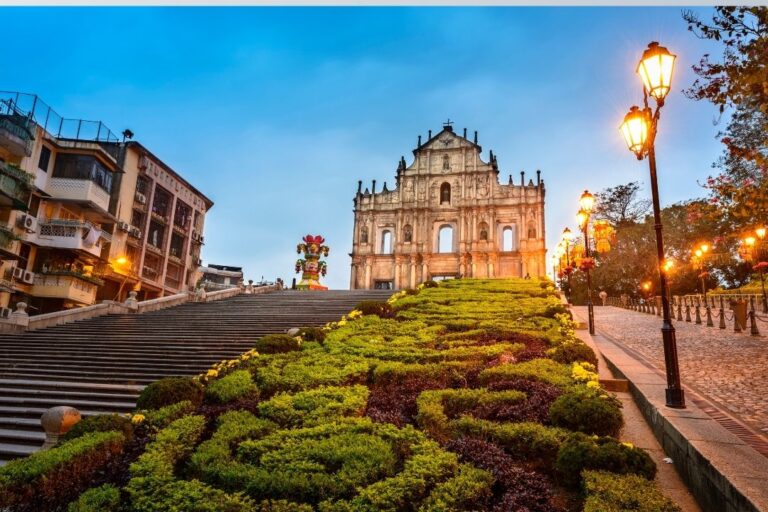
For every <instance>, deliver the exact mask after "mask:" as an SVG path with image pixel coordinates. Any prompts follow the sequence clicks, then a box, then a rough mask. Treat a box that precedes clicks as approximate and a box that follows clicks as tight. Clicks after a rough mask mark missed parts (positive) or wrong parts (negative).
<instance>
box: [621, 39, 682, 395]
mask: <svg viewBox="0 0 768 512" xmlns="http://www.w3.org/2000/svg"><path fill="white" fill-rule="evenodd" d="M674 64H675V56H674V55H672V54H671V53H670V52H669V51H668V50H667V49H666V48H664V47H663V46H659V43H656V42H652V43H650V44H649V45H648V49H646V50H645V52H644V53H643V56H642V58H641V59H640V62H639V63H638V65H637V73H638V74H639V75H640V78H641V79H642V81H643V107H644V108H643V109H642V110H641V109H640V108H638V107H632V108H631V109H630V110H629V113H628V114H627V115H626V116H625V117H624V120H623V122H622V123H621V126H620V128H619V129H620V131H621V133H622V134H623V135H624V139H625V142H626V143H627V147H628V148H629V150H630V151H632V152H633V153H634V154H635V156H636V157H637V159H638V160H642V159H643V158H647V159H648V166H649V170H650V178H651V179H650V183H651V195H652V198H653V220H654V228H655V230H656V253H657V257H658V263H659V282H660V283H659V284H660V286H659V291H660V293H661V308H662V326H661V335H662V339H663V341H664V362H665V366H666V372H667V389H666V404H667V406H668V407H674V408H679V409H682V408H685V394H684V392H683V388H682V386H681V384H680V366H679V363H678V358H677V340H676V336H675V328H674V327H673V326H672V317H671V312H670V305H669V291H668V286H667V276H666V273H665V272H664V271H663V268H662V265H663V262H664V237H663V236H662V233H661V231H662V224H661V207H660V205H659V185H658V180H657V178H656V152H655V147H654V145H655V140H656V133H657V128H658V121H659V116H660V113H661V107H662V106H663V105H664V99H665V98H666V96H667V94H668V93H669V91H670V87H671V84H672V74H673V70H674ZM648 96H651V97H652V98H654V99H655V100H656V108H655V109H654V110H651V108H650V107H649V106H648Z"/></svg>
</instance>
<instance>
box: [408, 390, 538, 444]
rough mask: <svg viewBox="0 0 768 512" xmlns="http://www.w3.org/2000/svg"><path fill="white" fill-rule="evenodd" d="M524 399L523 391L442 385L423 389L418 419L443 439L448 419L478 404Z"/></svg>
mask: <svg viewBox="0 0 768 512" xmlns="http://www.w3.org/2000/svg"><path fill="white" fill-rule="evenodd" d="M522 400H525V393H522V392H520V391H514V390H510V391H488V390H486V389H483V388H480V389H439V390H431V391H424V392H422V393H421V394H420V395H419V398H418V399H417V401H416V407H417V410H418V414H417V415H416V422H417V423H418V424H419V427H421V428H422V429H423V430H425V431H426V432H428V433H429V434H430V435H431V436H432V437H434V438H435V439H438V440H440V441H445V440H447V439H448V437H449V435H450V432H449V420H450V419H451V418H454V417H456V416H458V415H459V414H461V413H462V412H464V411H466V410H468V409H471V408H473V407H477V406H483V405H490V404H514V403H518V402H521V401H522Z"/></svg>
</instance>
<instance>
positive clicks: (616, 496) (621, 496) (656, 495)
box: [582, 471, 680, 512]
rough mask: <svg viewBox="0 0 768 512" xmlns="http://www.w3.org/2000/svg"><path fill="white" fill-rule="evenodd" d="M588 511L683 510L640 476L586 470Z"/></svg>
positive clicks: (584, 480)
mask: <svg viewBox="0 0 768 512" xmlns="http://www.w3.org/2000/svg"><path fill="white" fill-rule="evenodd" d="M582 476H583V486H584V492H585V494H586V496H587V499H586V501H585V502H584V512H625V511H637V512H680V507H678V506H677V505H675V504H674V503H673V502H672V501H671V500H670V499H669V498H667V497H666V496H664V495H663V494H662V493H661V491H660V490H659V488H658V487H657V486H656V485H655V483H654V482H652V481H650V480H646V479H645V478H643V477H640V476H637V475H616V474H613V473H608V472H606V471H584V473H582Z"/></svg>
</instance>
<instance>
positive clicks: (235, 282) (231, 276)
mask: <svg viewBox="0 0 768 512" xmlns="http://www.w3.org/2000/svg"><path fill="white" fill-rule="evenodd" d="M199 271H200V273H201V274H202V275H201V276H200V283H201V284H202V286H203V288H205V291H207V292H214V291H216V290H224V289H226V288H234V287H236V286H240V285H241V284H243V268H242V267H230V266H227V265H213V264H209V265H208V266H207V267H200V269H199Z"/></svg>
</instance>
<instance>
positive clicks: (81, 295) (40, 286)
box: [30, 272, 104, 305]
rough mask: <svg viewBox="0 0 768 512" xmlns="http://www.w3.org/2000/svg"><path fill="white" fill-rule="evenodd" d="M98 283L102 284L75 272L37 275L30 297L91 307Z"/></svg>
mask: <svg viewBox="0 0 768 512" xmlns="http://www.w3.org/2000/svg"><path fill="white" fill-rule="evenodd" d="M99 283H100V284H103V283H104V282H103V281H101V280H100V279H97V278H93V277H89V276H85V275H82V274H78V273H76V272H47V273H37V274H35V282H34V284H33V285H32V289H31V290H30V295H32V296H33V297H46V298H55V299H64V300H71V301H73V302H77V303H80V304H86V305H91V304H93V303H94V302H96V291H97V290H98V287H99Z"/></svg>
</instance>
